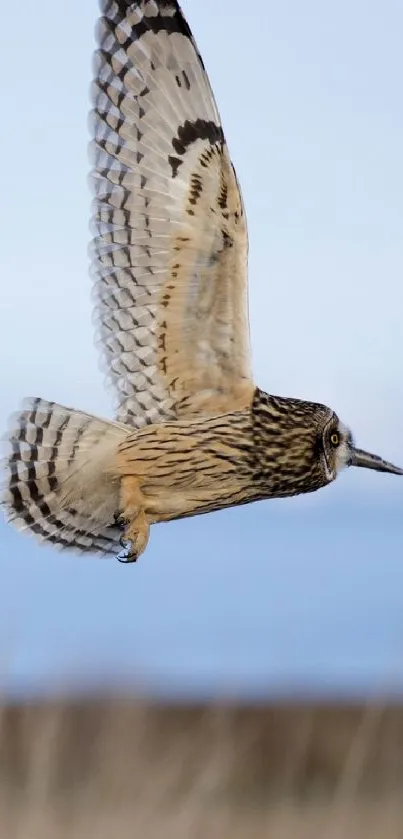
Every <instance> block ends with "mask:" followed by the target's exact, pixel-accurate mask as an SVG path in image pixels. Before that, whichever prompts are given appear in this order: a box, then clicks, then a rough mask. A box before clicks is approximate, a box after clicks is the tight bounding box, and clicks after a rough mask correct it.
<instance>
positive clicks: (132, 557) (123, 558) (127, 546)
mask: <svg viewBox="0 0 403 839" xmlns="http://www.w3.org/2000/svg"><path fill="white" fill-rule="evenodd" d="M120 544H121V545H122V547H123V551H121V552H120V553H119V554H118V555H117V560H118V562H121V563H123V565H127V564H130V563H131V562H137V558H138V557H137V554H136V553H134V552H132V548H131V542H127V541H126V540H125V539H121V540H120Z"/></svg>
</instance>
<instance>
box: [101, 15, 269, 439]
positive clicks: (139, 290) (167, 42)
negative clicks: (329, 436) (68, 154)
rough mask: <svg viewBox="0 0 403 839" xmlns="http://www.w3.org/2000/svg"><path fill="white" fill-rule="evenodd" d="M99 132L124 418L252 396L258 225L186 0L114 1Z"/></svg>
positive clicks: (106, 304)
mask: <svg viewBox="0 0 403 839" xmlns="http://www.w3.org/2000/svg"><path fill="white" fill-rule="evenodd" d="M102 10H103V17H101V19H100V22H99V26H98V33H97V38H98V46H99V49H98V50H97V52H96V53H95V78H94V82H93V87H92V102H93V111H92V120H91V130H92V135H93V141H92V159H93V170H92V175H91V183H92V189H93V194H94V200H93V213H92V229H93V234H94V238H93V241H92V245H91V259H92V273H93V277H94V281H95V284H94V293H95V306H96V321H97V326H98V335H99V340H100V343H101V346H102V351H103V353H104V356H105V358H106V362H107V367H108V374H109V378H110V380H111V382H112V384H113V385H114V388H115V391H116V392H117V396H118V419H119V421H121V422H125V423H128V424H131V425H134V426H137V427H140V426H141V425H144V424H145V423H153V422H161V421H163V420H164V419H173V418H177V417H180V416H182V417H183V416H186V415H190V414H192V413H194V412H200V413H203V412H209V413H212V412H219V411H221V410H223V409H225V410H232V409H233V408H235V407H237V405H238V404H239V401H240V400H241V401H242V399H243V398H244V395H245V392H247V393H250V390H251V387H252V384H251V371H250V353H249V325H248V311H247V308H248V307H247V230H246V221H245V214H244V209H243V205H242V199H241V196H240V192H239V188H238V185H237V180H236V175H235V171H234V168H233V166H232V164H231V160H230V157H229V154H228V149H227V145H226V143H225V139H224V135H223V131H222V127H221V123H220V118H219V115H218V111H217V107H216V104H215V101H214V98H213V94H212V92H211V88H210V85H209V81H208V78H207V75H206V72H205V69H204V66H203V62H202V59H201V57H200V55H199V53H198V50H197V47H196V44H195V42H194V40H193V38H192V35H191V32H190V30H189V27H188V25H187V23H186V21H185V19H184V17H183V15H182V12H181V10H180V8H179V6H178V4H177V3H176V2H174V0H139V2H135V3H133V2H126V0H104V2H103V3H102Z"/></svg>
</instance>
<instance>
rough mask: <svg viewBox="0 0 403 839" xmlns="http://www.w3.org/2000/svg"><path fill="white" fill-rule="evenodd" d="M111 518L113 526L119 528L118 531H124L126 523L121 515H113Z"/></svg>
mask: <svg viewBox="0 0 403 839" xmlns="http://www.w3.org/2000/svg"><path fill="white" fill-rule="evenodd" d="M113 518H114V522H115V526H116V527H119V529H120V530H124V529H125V527H127V521H126V519H125V518H124V516H122V513H115V515H114V517H113ZM121 544H122V543H121Z"/></svg>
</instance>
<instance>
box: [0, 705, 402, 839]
mask: <svg viewBox="0 0 403 839" xmlns="http://www.w3.org/2000/svg"><path fill="white" fill-rule="evenodd" d="M67 837H68V838H69V839H93V837H96V839H132V837H136V838H137V837H141V839H154V838H155V839H157V837H161V839H162V838H163V839H171V838H172V839H187V837H189V839H199V837H200V839H202V837H203V839H205V837H209V839H227V837H228V838H229V837H231V839H261V838H262V839H263V837H269V839H305V837H306V839H316V838H317V839H350V837H351V839H361V837H363V838H364V837H365V839H400V837H401V838H402V839H403V706H402V707H397V706H390V705H389V706H386V707H381V706H379V707H377V706H375V705H374V706H372V707H368V708H364V707H360V706H358V705H357V706H347V705H339V706H336V705H334V706H332V705H322V706H316V707H314V706H310V705H299V706H297V705H288V706H286V705H260V706H236V705H220V704H217V705H207V704H206V705H201V704H200V705H186V706H185V705H183V704H182V705H180V704H177V705H172V704H171V705H161V704H153V703H146V702H136V701H134V700H133V699H131V700H129V699H125V700H121V701H118V700H117V699H112V698H111V699H103V700H95V699H86V700H84V699H82V700H75V701H73V700H71V701H67V700H63V701H62V700H60V701H55V700H53V701H49V702H38V703H37V704H25V705H23V704H18V705H10V704H8V705H7V704H6V703H4V704H3V707H2V710H1V716H0V839H67Z"/></svg>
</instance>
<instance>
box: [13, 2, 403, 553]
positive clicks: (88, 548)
mask: <svg viewBox="0 0 403 839" xmlns="http://www.w3.org/2000/svg"><path fill="white" fill-rule="evenodd" d="M101 9H102V14H101V17H100V19H99V21H98V27H97V35H96V37H97V50H96V52H95V61H94V67H95V70H94V80H93V84H92V92H91V98H92V111H91V131H92V144H91V157H92V165H93V168H92V173H91V184H92V194H93V202H92V235H93V238H92V243H91V274H92V278H93V290H94V305H95V313H96V322H97V333H98V340H99V344H100V347H101V349H102V353H103V357H104V361H105V363H106V366H107V370H108V378H109V380H110V383H111V385H112V387H113V388H114V390H115V395H116V397H117V406H118V407H117V416H116V421H110V420H105V419H101V418H98V417H96V416H91V415H90V414H86V413H84V412H82V411H78V410H75V409H71V408H66V407H63V406H61V405H57V404H55V403H54V402H47V401H45V400H44V399H39V398H34V399H29V400H27V402H26V403H25V405H24V407H23V409H22V410H21V412H20V413H19V414H18V415H17V416H16V417H15V418H14V422H13V427H12V430H11V432H10V436H9V454H8V457H7V460H6V484H5V488H4V495H3V506H4V508H5V511H6V515H7V517H8V518H9V520H10V521H12V522H13V524H14V525H16V526H17V527H18V528H20V529H25V530H28V531H32V532H33V533H34V534H35V535H36V536H37V537H38V538H39V539H40V540H42V541H45V542H50V543H52V544H56V545H58V546H59V547H62V548H71V549H73V550H75V551H78V552H88V553H98V554H103V555H107V554H113V555H116V554H117V553H119V551H120V550H121V547H122V546H123V553H121V554H120V558H121V559H125V560H126V561H130V560H135V559H136V558H137V557H138V556H139V555H140V554H141V553H142V551H144V549H145V547H146V545H147V542H148V538H149V533H150V526H151V525H152V524H154V523H157V522H162V521H168V520H170V519H177V518H181V517H184V516H192V515H196V514H200V513H207V512H210V511H213V510H218V509H221V508H224V507H229V506H233V505H237V504H245V503H248V502H251V501H256V500H260V499H264V498H273V497H281V496H289V495H296V494H298V493H303V492H311V491H313V490H317V489H319V488H320V487H322V486H324V485H326V484H328V483H330V482H331V481H333V480H334V478H336V476H337V474H338V472H339V471H340V470H341V469H342V468H343V467H344V466H349V465H354V466H365V467H368V468H371V469H377V470H379V471H384V472H394V473H395V474H400V475H402V474H403V470H402V469H398V468H397V467H395V466H393V465H392V464H390V463H387V462H386V461H384V460H382V459H381V458H378V457H376V456H375V455H371V454H368V453H366V452H363V451H362V450H360V449H357V448H355V446H354V443H353V439H352V435H351V433H350V431H349V430H348V429H347V428H346V427H345V426H344V425H343V424H342V423H341V422H340V420H339V419H338V417H337V415H336V414H335V413H334V411H333V410H331V409H330V408H327V407H326V406H324V405H321V404H318V403H315V402H305V401H302V400H298V399H286V398H282V397H277V396H273V395H269V394H267V393H264V392H263V391H261V390H260V389H259V388H258V387H257V386H256V385H255V383H254V381H253V377H252V371H251V361H250V347H249V323H248V303H247V297H248V293H247V292H248V281H247V253H248V240H247V227H246V219H245V211H244V206H243V202H242V197H241V193H240V188H239V184H238V180H237V176H236V174H235V170H234V167H233V165H232V162H231V158H230V155H229V152H228V147H227V144H226V140H225V136H224V132H223V128H222V125H221V121H220V117H219V113H218V109H217V106H216V103H215V100H214V96H213V93H212V90H211V87H210V83H209V80H208V77H207V74H206V71H205V68H204V64H203V61H202V58H201V56H200V53H199V51H198V49H197V46H196V43H195V41H194V39H193V37H192V34H191V31H190V29H189V26H188V24H187V22H186V20H185V18H184V15H183V13H182V11H181V9H180V7H179V5H178V3H177V2H176V0H137V2H129V1H128V0H102V2H101Z"/></svg>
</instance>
